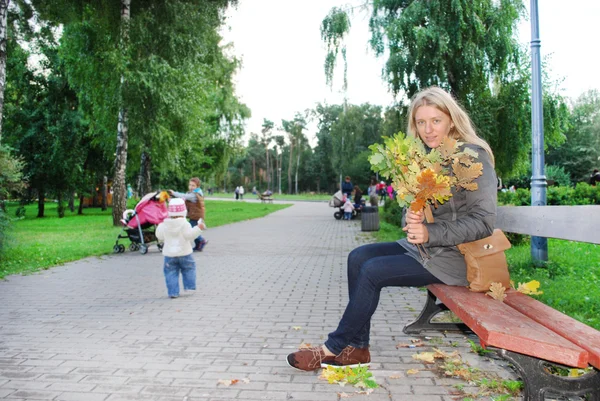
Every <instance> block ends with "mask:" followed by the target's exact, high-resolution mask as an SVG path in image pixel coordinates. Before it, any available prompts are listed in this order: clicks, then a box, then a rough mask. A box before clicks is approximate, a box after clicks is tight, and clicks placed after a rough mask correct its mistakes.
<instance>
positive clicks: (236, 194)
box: [234, 187, 240, 200]
mask: <svg viewBox="0 0 600 401" xmlns="http://www.w3.org/2000/svg"><path fill="white" fill-rule="evenodd" d="M234 192H235V200H238V199H240V187H235V191H234Z"/></svg>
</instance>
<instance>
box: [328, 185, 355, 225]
mask: <svg viewBox="0 0 600 401" xmlns="http://www.w3.org/2000/svg"><path fill="white" fill-rule="evenodd" d="M344 202H345V198H344V194H343V193H342V191H337V192H336V193H335V194H333V196H332V197H331V200H330V201H329V206H330V207H335V208H338V210H337V211H336V212H335V213H333V217H335V219H336V220H341V219H342V217H344ZM359 215H360V208H356V209H354V210H353V211H352V219H355V218H356V217H357V216H359Z"/></svg>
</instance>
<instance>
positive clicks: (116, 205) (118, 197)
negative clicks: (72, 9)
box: [112, 0, 131, 225]
mask: <svg viewBox="0 0 600 401" xmlns="http://www.w3.org/2000/svg"><path fill="white" fill-rule="evenodd" d="M130 10H131V0H121V46H122V48H123V49H124V48H125V47H126V45H127V42H128V41H129V21H130ZM125 85H126V82H125V77H124V76H121V89H120V90H121V94H120V102H121V105H120V110H119V122H118V124H117V150H116V157H115V177H114V179H113V185H112V189H113V198H112V204H113V213H112V215H113V224H114V225H119V224H120V221H121V218H122V215H123V212H124V211H125V209H126V208H127V188H126V186H125V169H126V167H127V144H128V134H129V132H128V131H129V124H128V116H127V107H126V105H125V104H124V101H123V91H124V89H125Z"/></svg>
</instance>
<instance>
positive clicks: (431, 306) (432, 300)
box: [402, 291, 469, 334]
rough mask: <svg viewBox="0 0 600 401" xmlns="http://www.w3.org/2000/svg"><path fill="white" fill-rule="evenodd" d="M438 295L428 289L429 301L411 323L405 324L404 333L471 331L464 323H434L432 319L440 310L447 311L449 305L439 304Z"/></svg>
mask: <svg viewBox="0 0 600 401" xmlns="http://www.w3.org/2000/svg"><path fill="white" fill-rule="evenodd" d="M436 301H437V297H436V296H435V295H433V294H432V293H431V291H427V302H426V303H425V306H424V307H423V310H422V311H421V314H420V315H419V317H418V318H417V320H415V321H414V322H412V323H411V324H408V325H406V326H404V329H403V330H402V331H404V333H406V334H419V333H420V332H422V331H425V330H443V331H469V328H468V327H467V325H466V324H464V323H432V322H431V320H432V319H433V318H434V317H435V316H436V315H437V314H438V313H440V312H445V311H447V310H448V307H447V306H446V305H444V304H438V303H437V302H436Z"/></svg>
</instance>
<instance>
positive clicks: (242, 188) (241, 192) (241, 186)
mask: <svg viewBox="0 0 600 401" xmlns="http://www.w3.org/2000/svg"><path fill="white" fill-rule="evenodd" d="M238 192H239V194H240V200H244V186H243V185H240V190H239V191H238Z"/></svg>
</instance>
